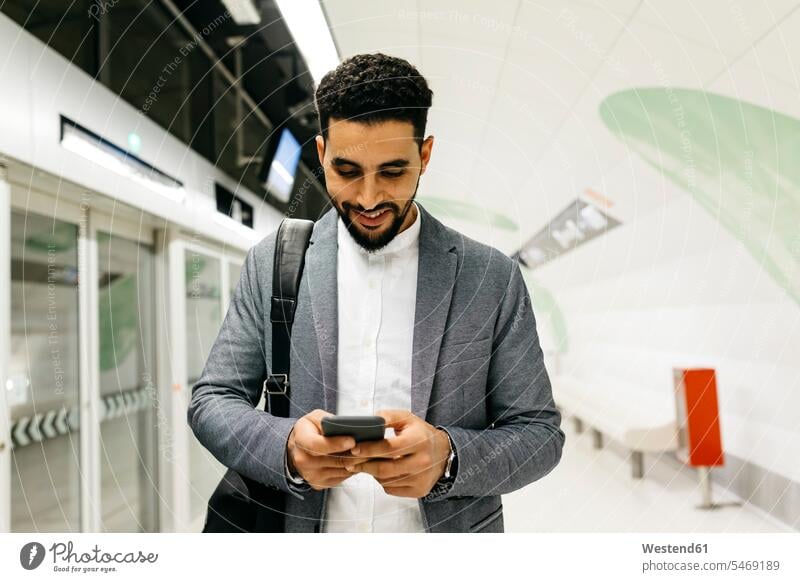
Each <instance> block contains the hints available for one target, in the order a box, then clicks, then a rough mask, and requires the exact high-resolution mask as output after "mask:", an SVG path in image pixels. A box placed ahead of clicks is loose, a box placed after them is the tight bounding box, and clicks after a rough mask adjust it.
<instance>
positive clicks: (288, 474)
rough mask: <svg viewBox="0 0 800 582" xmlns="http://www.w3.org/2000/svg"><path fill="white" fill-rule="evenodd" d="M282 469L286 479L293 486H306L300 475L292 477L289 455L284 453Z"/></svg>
mask: <svg viewBox="0 0 800 582" xmlns="http://www.w3.org/2000/svg"><path fill="white" fill-rule="evenodd" d="M283 468H284V472H285V473H286V478H287V479H289V481H291V482H292V483H294V484H295V485H304V484H306V483H307V482H306V480H305V479H303V477H302V476H300V475H296V476H295V475H293V474H292V471H291V469H289V453H288V452H287V453H284V455H283Z"/></svg>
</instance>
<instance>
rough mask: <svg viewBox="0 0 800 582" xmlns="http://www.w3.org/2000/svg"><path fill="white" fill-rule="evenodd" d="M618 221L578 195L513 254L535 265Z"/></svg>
mask: <svg viewBox="0 0 800 582" xmlns="http://www.w3.org/2000/svg"><path fill="white" fill-rule="evenodd" d="M619 225H620V222H619V221H618V220H616V219H615V218H612V217H611V216H609V215H607V214H606V213H605V212H603V211H602V210H600V208H598V207H597V206H595V205H594V204H591V203H589V202H585V201H583V200H581V199H577V200H575V201H574V202H572V203H571V204H570V205H569V206H567V207H566V208H565V209H564V210H562V211H561V212H560V213H559V214H558V215H557V216H556V217H555V218H553V220H551V221H550V223H549V224H548V225H547V226H545V227H544V228H543V229H542V230H540V231H539V232H538V233H536V235H534V237H533V238H532V239H531V240H529V241H528V242H527V243H526V244H525V245H524V246H523V247H522V249H520V251H519V252H517V253H516V254H515V255H514V258H515V259H517V260H519V262H521V263H522V264H523V265H525V266H526V267H528V268H530V269H535V268H536V267H540V266H542V265H544V264H545V263H547V262H549V261H552V260H553V259H555V258H556V257H559V256H561V255H563V254H564V253H567V252H569V251H571V250H572V249H574V248H575V247H577V246H579V245H582V244H584V243H587V242H589V241H590V240H592V239H593V238H597V237H598V236H600V235H602V234H605V233H606V232H608V231H609V230H611V229H612V228H614V227H616V226H619Z"/></svg>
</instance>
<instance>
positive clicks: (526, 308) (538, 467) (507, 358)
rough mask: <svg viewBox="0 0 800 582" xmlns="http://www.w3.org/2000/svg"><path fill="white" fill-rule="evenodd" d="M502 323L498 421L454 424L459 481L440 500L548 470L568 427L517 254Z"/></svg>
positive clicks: (496, 363)
mask: <svg viewBox="0 0 800 582" xmlns="http://www.w3.org/2000/svg"><path fill="white" fill-rule="evenodd" d="M508 281H509V282H508V286H507V289H506V292H505V293H504V295H503V298H502V301H501V303H500V309H499V312H498V316H497V321H496V323H495V328H494V338H493V343H492V356H491V361H490V362H489V371H488V379H487V386H486V399H487V411H488V414H489V416H490V422H491V423H492V424H491V426H490V427H487V428H485V429H474V428H463V427H458V426H447V431H448V432H449V434H450V436H451V438H452V441H453V444H454V445H455V449H456V454H457V456H458V472H457V474H456V476H455V482H454V484H453V486H452V487H451V488H450V489H449V491H447V493H445V494H443V495H439V496H437V497H436V498H435V499H433V500H432V501H433V502H435V501H440V500H442V499H449V498H453V497H473V496H487V495H501V494H505V493H510V492H512V491H515V490H517V489H520V488H521V487H524V486H525V485H528V484H529V483H532V482H533V481H536V480H537V479H541V478H542V477H544V476H545V475H547V474H548V473H549V472H550V471H551V470H552V469H553V468H554V467H555V466H556V465H557V464H558V463H559V461H560V460H561V453H562V449H563V446H564V441H565V435H564V432H563V431H562V430H561V413H560V412H559V411H558V409H557V408H556V406H555V402H554V400H553V394H552V388H551V384H550V378H549V376H548V374H547V370H546V369H545V365H544V354H543V353H542V350H541V347H540V345H539V336H538V333H537V331H536V319H535V316H534V313H533V307H532V304H531V298H530V294H529V292H528V288H527V286H526V285H525V281H524V279H523V277H522V272H521V270H520V267H519V263H517V262H516V261H513V265H512V266H511V269H510V276H509V280H508Z"/></svg>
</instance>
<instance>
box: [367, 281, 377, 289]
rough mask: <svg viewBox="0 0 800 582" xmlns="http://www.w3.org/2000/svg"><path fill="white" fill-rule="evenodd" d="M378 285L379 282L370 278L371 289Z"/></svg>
mask: <svg viewBox="0 0 800 582" xmlns="http://www.w3.org/2000/svg"><path fill="white" fill-rule="evenodd" d="M377 286H378V282H377V281H375V279H370V280H369V288H370V289H375V287H377Z"/></svg>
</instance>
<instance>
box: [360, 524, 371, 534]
mask: <svg viewBox="0 0 800 582" xmlns="http://www.w3.org/2000/svg"><path fill="white" fill-rule="evenodd" d="M359 529H360V530H361V531H362V532H368V531H369V524H368V523H367V522H363V523H362V524H361V527H360V528H359Z"/></svg>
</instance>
